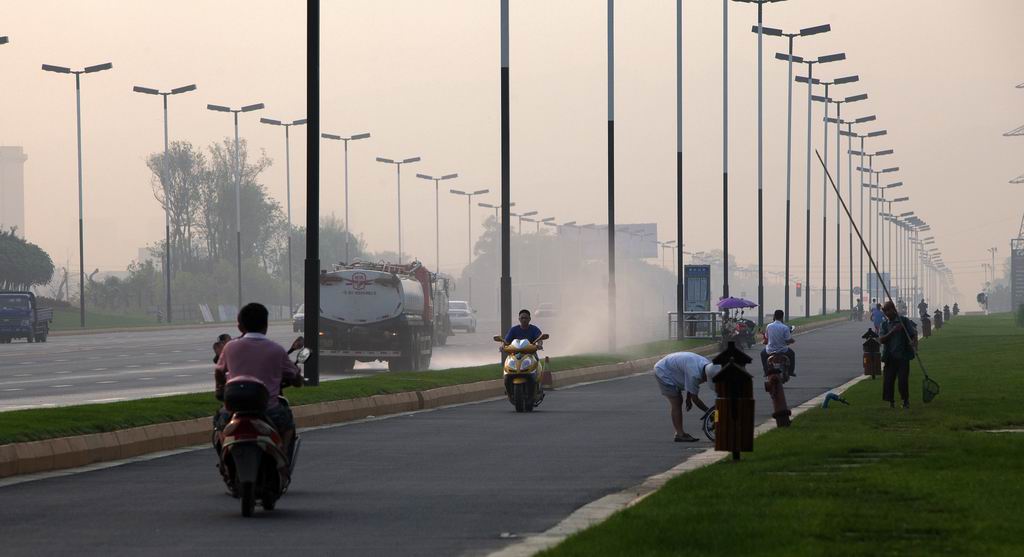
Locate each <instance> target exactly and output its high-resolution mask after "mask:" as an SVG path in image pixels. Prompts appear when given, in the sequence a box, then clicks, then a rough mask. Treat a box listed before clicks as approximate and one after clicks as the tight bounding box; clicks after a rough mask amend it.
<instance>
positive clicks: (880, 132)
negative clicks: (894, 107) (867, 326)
mask: <svg viewBox="0 0 1024 557" xmlns="http://www.w3.org/2000/svg"><path fill="white" fill-rule="evenodd" d="M867 118H868V117H864V118H857V119H856V120H854V121H853V124H863V123H866V122H868V121H869V120H867ZM871 119H872V120H871V121H873V120H874V119H875V117H874V116H871ZM888 133H889V132H888V131H887V130H876V131H873V132H868V133H866V134H856V133H853V126H852V125H851V126H849V129H848V130H847V131H845V132H843V134H844V135H846V136H847V137H850V138H854V137H856V138H859V139H860V150H859V151H854V150H852V149H851V150H850V156H851V157H852V156H853V155H857V156H859V157H860V166H858V167H857V170H858V171H860V185H861V187H859V188H857V189H858V190H859V192H860V225H859V228H860V230H861V231H862V232H863V230H864V188H865V185H864V172H865V170H866V167H865V166H864V157H868V167H871V166H872V165H873V164H874V157H875V156H876V155H883V154H884V155H891V154H892V152H893V151H892V149H888V150H887V151H879V152H878V153H871V154H869V153H867V152H866V151H865V150H864V140H865V139H868V138H872V137H881V136H883V135H886V134H888ZM850 164H852V161H851V162H850ZM852 181H853V177H852V175H851V177H850V182H852ZM869 205H870V202H869ZM868 216H869V217H870V214H869V215H868ZM865 245H867V246H870V245H871V219H870V218H869V219H868V240H867V242H866V243H865ZM864 249H865V248H862V249H861V251H860V272H859V274H860V291H861V295H864Z"/></svg>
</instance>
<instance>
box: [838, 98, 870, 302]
mask: <svg viewBox="0 0 1024 557" xmlns="http://www.w3.org/2000/svg"><path fill="white" fill-rule="evenodd" d="M867 98H868V96H867V95H866V94H860V95H853V96H849V97H846V98H845V99H843V100H837V101H833V103H834V104H835V105H836V117H835V118H829V119H828V121H829V122H832V123H834V124H835V125H836V311H839V310H841V309H842V307H841V306H842V304H841V301H842V284H841V280H842V277H841V276H840V275H841V274H842V273H841V269H840V267H841V265H840V261H841V260H842V253H843V246H842V236H841V231H842V218H841V215H840V209H841V208H842V198H843V195H842V191H843V189H842V186H843V172H842V170H843V157H842V154H841V153H842V149H841V147H842V140H841V137H840V136H841V134H842V131H843V124H845V123H846V121H845V120H843V105H844V104H846V103H851V102H858V101H863V100H866V99H867ZM847 150H849V140H847ZM851 160H852V159H851ZM848 169H849V171H850V173H851V174H850V176H851V177H852V172H853V170H852V169H850V168H849V167H848ZM849 189H850V194H849V197H848V198H847V199H848V201H849V202H850V203H853V186H852V184H851V185H850V186H849ZM850 226H851V229H850V249H851V250H852V249H853V229H852V226H853V223H852V222H851V223H850ZM850 261H851V262H852V261H853V252H852V251H851V252H850ZM850 272H851V273H852V272H853V268H852V266H851V269H850ZM850 303H851V306H850V307H851V309H852V307H853V306H852V303H853V275H852V274H851V275H850Z"/></svg>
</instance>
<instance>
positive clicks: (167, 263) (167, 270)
mask: <svg viewBox="0 0 1024 557" xmlns="http://www.w3.org/2000/svg"><path fill="white" fill-rule="evenodd" d="M195 90H196V86H195V84H191V85H185V86H183V87H177V88H174V89H171V90H170V91H167V92H164V91H160V90H158V89H153V88H151V87H141V86H139V85H136V86H135V87H132V91H135V92H136V93H143V94H146V95H160V96H161V97H163V101H164V102H163V104H164V160H163V164H162V165H160V182H161V185H163V187H164V280H165V281H166V290H167V322H168V323H170V322H171V321H172V320H173V315H172V312H171V200H170V199H169V198H168V189H167V188H168V185H169V181H170V177H169V176H167V171H168V166H169V165H170V163H171V161H170V154H169V149H170V145H169V142H168V137H167V136H168V134H167V97H169V96H170V95H178V94H181V93H187V92H189V91H195Z"/></svg>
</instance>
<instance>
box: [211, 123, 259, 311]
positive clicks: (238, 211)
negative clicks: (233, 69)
mask: <svg viewBox="0 0 1024 557" xmlns="http://www.w3.org/2000/svg"><path fill="white" fill-rule="evenodd" d="M206 108H207V110H212V111H214V112H230V113H231V114H232V115H234V119H235V247H236V255H237V258H238V309H241V308H242V169H241V164H242V156H241V153H240V152H239V146H238V114H239V113H241V112H252V111H254V110H262V109H263V103H256V104H250V105H246V106H243V107H242V108H237V109H234V108H229V107H226V106H221V105H217V104H208V105H206Z"/></svg>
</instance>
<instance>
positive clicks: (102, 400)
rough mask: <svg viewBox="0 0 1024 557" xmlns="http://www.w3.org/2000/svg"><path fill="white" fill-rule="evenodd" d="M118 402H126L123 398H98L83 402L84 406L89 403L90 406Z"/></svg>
mask: <svg viewBox="0 0 1024 557" xmlns="http://www.w3.org/2000/svg"><path fill="white" fill-rule="evenodd" d="M119 400H126V399H123V398H98V399H96V400H87V401H85V402H86V404H90V403H91V404H102V403H105V402H117V401H119Z"/></svg>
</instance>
